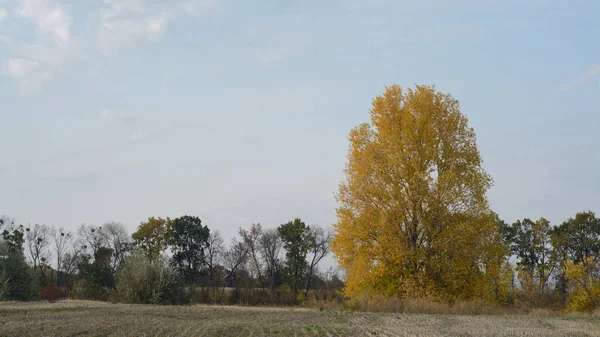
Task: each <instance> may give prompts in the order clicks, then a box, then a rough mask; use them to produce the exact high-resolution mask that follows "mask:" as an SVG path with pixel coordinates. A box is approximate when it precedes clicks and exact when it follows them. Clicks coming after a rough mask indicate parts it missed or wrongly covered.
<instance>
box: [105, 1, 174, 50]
mask: <svg viewBox="0 0 600 337" xmlns="http://www.w3.org/2000/svg"><path fill="white" fill-rule="evenodd" d="M104 2H105V4H106V5H107V7H105V8H103V9H101V13H100V22H99V24H98V27H97V30H96V38H97V40H98V47H99V49H100V51H101V52H102V53H103V54H105V55H107V56H114V55H115V54H118V53H119V52H121V51H123V50H127V49H130V48H132V47H134V46H135V45H137V44H139V43H141V42H156V41H158V40H160V39H161V38H162V37H163V36H164V34H165V32H166V30H167V26H168V23H169V14H168V13H166V12H165V11H164V10H159V9H157V8H149V7H148V6H147V4H146V2H144V1H141V0H104Z"/></svg>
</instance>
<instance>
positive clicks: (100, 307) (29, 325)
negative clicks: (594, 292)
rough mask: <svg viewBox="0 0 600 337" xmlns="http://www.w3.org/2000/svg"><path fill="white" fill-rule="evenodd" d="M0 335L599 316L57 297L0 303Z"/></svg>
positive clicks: (581, 321) (419, 331)
mask: <svg viewBox="0 0 600 337" xmlns="http://www.w3.org/2000/svg"><path fill="white" fill-rule="evenodd" d="M0 336H600V318H599V317H598V316H593V315H587V316H586V315H548V314H544V315H527V316H517V315H441V314H389V313H357V312H336V311H319V310H312V309H303V308H256V307H224V306H205V305H197V306H149V305H128V304H110V303H101V302H88V301H63V302H59V303H55V304H49V303H41V302H36V303H0Z"/></svg>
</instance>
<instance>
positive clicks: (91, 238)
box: [78, 224, 106, 256]
mask: <svg viewBox="0 0 600 337" xmlns="http://www.w3.org/2000/svg"><path fill="white" fill-rule="evenodd" d="M78 234H79V237H81V238H82V240H83V241H84V242H85V245H86V246H87V247H88V248H90V249H91V251H92V256H95V255H96V254H97V253H98V250H99V249H100V248H102V247H106V241H105V240H104V235H102V226H94V225H86V224H82V225H81V226H80V227H79V230H78Z"/></svg>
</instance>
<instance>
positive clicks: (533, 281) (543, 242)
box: [504, 218, 557, 305]
mask: <svg viewBox="0 0 600 337" xmlns="http://www.w3.org/2000/svg"><path fill="white" fill-rule="evenodd" d="M504 233H505V235H504V236H505V239H506V240H508V242H509V244H510V251H511V253H512V254H513V255H514V256H515V257H516V258H517V272H518V276H519V279H520V281H521V288H522V290H523V292H524V294H525V295H530V298H529V301H531V302H539V301H540V300H543V299H544V298H542V297H541V295H543V294H544V293H546V291H547V290H548V283H549V281H550V277H551V276H552V275H553V272H554V271H555V268H556V266H557V264H556V259H555V258H554V254H553V250H552V245H551V235H550V234H551V227H550V222H549V221H548V220H546V219H544V218H540V219H539V220H537V221H535V222H534V221H532V220H530V219H523V221H520V220H519V221H516V222H515V223H513V224H512V225H511V226H509V227H507V228H506V229H505V230H504ZM534 304H538V305H540V304H547V303H534Z"/></svg>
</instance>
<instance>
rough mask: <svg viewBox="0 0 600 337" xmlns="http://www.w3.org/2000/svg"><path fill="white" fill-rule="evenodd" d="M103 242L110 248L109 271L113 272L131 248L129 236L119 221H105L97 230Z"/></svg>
mask: <svg viewBox="0 0 600 337" xmlns="http://www.w3.org/2000/svg"><path fill="white" fill-rule="evenodd" d="M98 232H99V234H100V236H101V237H102V241H103V243H104V244H105V245H106V246H107V247H108V248H110V249H112V259H111V272H112V273H113V274H114V273H115V272H116V270H117V268H118V267H119V265H120V264H121V263H122V262H123V260H124V259H125V257H126V256H127V253H128V252H129V251H130V248H131V240H130V236H129V234H128V233H127V229H125V226H124V225H123V224H122V223H120V222H114V221H109V222H106V223H105V224H104V225H102V227H100V228H99V230H98Z"/></svg>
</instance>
